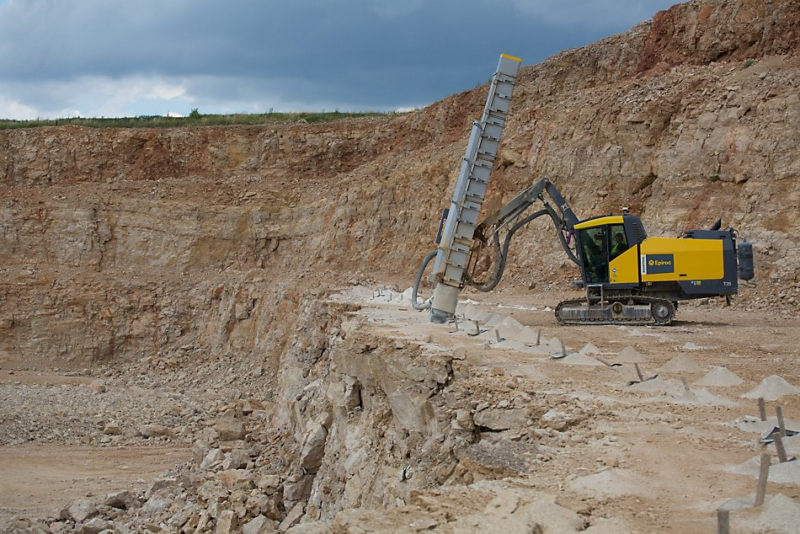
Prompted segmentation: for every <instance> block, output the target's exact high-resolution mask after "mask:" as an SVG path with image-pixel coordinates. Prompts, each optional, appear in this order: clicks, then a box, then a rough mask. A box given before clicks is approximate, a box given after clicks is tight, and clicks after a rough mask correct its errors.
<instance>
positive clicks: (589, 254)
mask: <svg viewBox="0 0 800 534" xmlns="http://www.w3.org/2000/svg"><path fill="white" fill-rule="evenodd" d="M575 231H576V236H577V245H578V246H577V250H578V254H579V255H580V260H581V270H582V271H583V281H584V283H585V284H607V283H617V282H618V271H617V269H618V267H617V264H619V265H620V266H622V265H623V264H624V265H625V266H626V267H627V264H628V263H631V262H636V261H638V259H635V255H636V253H635V252H632V253H631V254H630V255H627V256H626V257H628V258H629V259H630V261H625V258H621V257H622V256H623V254H625V252H626V251H628V250H631V249H635V248H636V245H638V244H639V243H641V242H642V241H644V240H645V238H647V233H646V232H645V230H644V226H642V221H641V220H640V219H639V217H636V216H635V215H608V216H602V217H594V218H592V219H587V220H585V221H581V222H580V223H578V224H576V225H575ZM618 258H620V259H621V260H622V261H616V262H615V260H617V259H618ZM636 265H638V263H637V264H635V265H633V268H634V269H635V268H636ZM609 275H610V278H609ZM631 282H632V281H631ZM637 283H638V280H637Z"/></svg>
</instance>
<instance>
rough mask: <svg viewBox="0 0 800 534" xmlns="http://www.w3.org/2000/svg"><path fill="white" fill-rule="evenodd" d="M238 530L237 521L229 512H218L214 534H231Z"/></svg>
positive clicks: (234, 515)
mask: <svg viewBox="0 0 800 534" xmlns="http://www.w3.org/2000/svg"><path fill="white" fill-rule="evenodd" d="M238 528H239V519H238V518H237V517H236V514H234V513H233V512H232V511H231V510H225V511H223V512H220V514H219V517H218V518H217V530H216V534H233V533H234V532H237V531H238Z"/></svg>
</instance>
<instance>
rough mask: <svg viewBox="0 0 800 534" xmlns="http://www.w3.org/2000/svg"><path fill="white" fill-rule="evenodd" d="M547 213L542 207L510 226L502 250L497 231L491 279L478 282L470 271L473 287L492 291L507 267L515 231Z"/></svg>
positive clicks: (468, 276)
mask: <svg viewBox="0 0 800 534" xmlns="http://www.w3.org/2000/svg"><path fill="white" fill-rule="evenodd" d="M546 214H548V211H547V210H546V209H542V210H539V211H537V212H535V213H531V214H530V215H528V216H527V217H525V218H524V219H522V220H521V221H519V222H518V223H517V224H515V225H514V226H512V227H511V228H509V230H508V233H507V234H506V238H505V240H504V242H503V248H502V250H500V241H499V238H498V236H497V234H496V233H495V236H494V243H495V244H494V252H495V258H494V260H495V261H494V263H495V267H494V272H493V273H492V274H491V276H490V277H489V279H488V280H486V281H485V282H477V281H475V280H474V279H473V278H472V276H470V274H469V273H465V278H466V281H467V283H468V284H469V285H471V286H472V287H474V288H475V289H477V290H478V291H483V292H487V291H491V290H492V289H494V288H495V287H497V284H499V283H500V279H501V278H502V277H503V271H505V268H506V258H507V257H508V247H509V245H510V244H511V238H512V237H514V233H516V231H517V230H519V229H520V228H522V227H523V226H525V225H526V224H528V223H529V222H531V221H532V220H534V219H536V218H537V217H541V216H542V215H546Z"/></svg>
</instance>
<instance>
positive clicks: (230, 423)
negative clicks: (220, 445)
mask: <svg viewBox="0 0 800 534" xmlns="http://www.w3.org/2000/svg"><path fill="white" fill-rule="evenodd" d="M214 428H216V430H217V434H218V435H219V440H220V441H236V440H240V439H244V435H245V428H244V421H242V420H240V419H235V418H233V417H230V416H228V417H221V418H220V419H218V420H217V422H216V424H215V425H214Z"/></svg>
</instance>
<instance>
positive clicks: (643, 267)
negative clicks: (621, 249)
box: [615, 237, 725, 282]
mask: <svg viewBox="0 0 800 534" xmlns="http://www.w3.org/2000/svg"><path fill="white" fill-rule="evenodd" d="M640 246H641V255H640V257H639V272H640V274H641V276H642V282H671V281H680V280H720V279H722V278H723V276H724V275H725V267H724V264H723V254H722V240H716V239H680V238H670V237H651V238H648V239H645V240H644V241H642V243H641V245H640ZM626 252H627V251H626ZM623 256H624V254H623ZM620 258H622V256H620ZM620 258H617V259H620ZM615 261H616V260H615Z"/></svg>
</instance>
